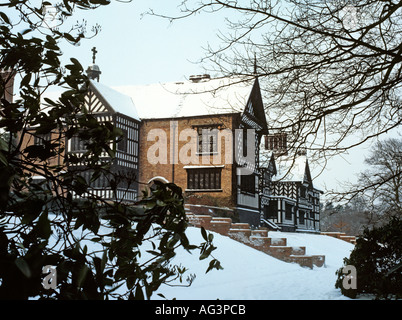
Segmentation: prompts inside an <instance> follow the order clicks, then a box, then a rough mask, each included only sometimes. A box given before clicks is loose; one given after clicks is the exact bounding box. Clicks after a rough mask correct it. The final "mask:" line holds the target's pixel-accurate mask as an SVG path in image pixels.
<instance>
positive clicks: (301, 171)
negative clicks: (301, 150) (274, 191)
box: [273, 155, 308, 182]
mask: <svg viewBox="0 0 402 320" xmlns="http://www.w3.org/2000/svg"><path fill="white" fill-rule="evenodd" d="M275 164H276V169H277V174H276V175H275V177H273V180H274V181H292V182H303V181H304V177H305V174H306V173H307V170H308V169H307V165H308V164H307V157H306V156H305V155H297V156H281V157H278V158H277V159H276V160H275Z"/></svg>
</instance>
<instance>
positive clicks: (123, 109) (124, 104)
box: [90, 80, 140, 120]
mask: <svg viewBox="0 0 402 320" xmlns="http://www.w3.org/2000/svg"><path fill="white" fill-rule="evenodd" d="M90 83H91V85H92V86H93V87H94V88H95V89H96V91H98V93H99V94H100V95H101V96H102V97H103V99H104V100H105V101H106V102H107V103H108V104H109V106H110V107H111V108H113V111H115V112H119V113H122V114H124V115H126V116H129V117H131V118H133V119H137V120H140V118H139V116H138V112H137V108H136V106H135V104H134V102H133V100H132V99H131V97H129V96H127V95H125V94H122V93H121V92H119V91H116V90H114V89H112V88H110V87H108V86H105V85H103V84H101V83H99V82H96V81H93V80H90Z"/></svg>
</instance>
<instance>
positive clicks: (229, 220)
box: [212, 217, 232, 223]
mask: <svg viewBox="0 0 402 320" xmlns="http://www.w3.org/2000/svg"><path fill="white" fill-rule="evenodd" d="M212 221H225V222H229V223H232V219H231V218H221V217H213V218H212Z"/></svg>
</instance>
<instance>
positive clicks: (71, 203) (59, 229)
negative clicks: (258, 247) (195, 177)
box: [0, 0, 221, 299]
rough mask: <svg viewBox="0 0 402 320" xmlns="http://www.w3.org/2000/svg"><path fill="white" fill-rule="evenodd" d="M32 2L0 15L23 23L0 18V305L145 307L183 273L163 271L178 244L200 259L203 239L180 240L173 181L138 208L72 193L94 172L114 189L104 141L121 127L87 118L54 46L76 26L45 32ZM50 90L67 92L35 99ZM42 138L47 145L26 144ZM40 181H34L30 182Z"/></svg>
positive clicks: (180, 213)
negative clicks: (81, 147) (72, 302)
mask: <svg viewBox="0 0 402 320" xmlns="http://www.w3.org/2000/svg"><path fill="white" fill-rule="evenodd" d="M40 3H41V2H38V5H39V7H33V6H34V5H32V4H31V3H30V2H28V1H24V0H22V1H10V2H9V4H8V8H7V9H8V10H14V14H15V12H18V14H19V15H20V18H21V21H20V23H19V24H18V25H16V26H15V25H13V24H12V22H10V19H9V17H8V15H7V14H6V13H5V12H0V20H1V21H0V22H1V24H0V71H7V72H8V71H11V72H9V73H2V77H1V79H0V80H1V82H0V97H1V102H0V133H1V136H0V299H29V298H35V299H112V298H115V299H148V298H150V297H151V296H152V294H153V293H154V292H155V291H156V290H158V288H159V287H160V286H161V285H162V284H166V283H169V284H172V283H174V284H177V283H178V284H180V283H182V282H183V276H184V274H185V273H186V272H187V269H186V268H184V267H182V266H176V265H174V264H173V263H172V258H173V257H174V256H175V250H177V248H178V247H183V248H185V249H186V250H188V251H190V252H191V251H194V250H199V251H200V255H201V257H202V259H205V258H208V257H209V256H210V254H211V252H212V251H213V250H214V249H215V247H214V246H213V245H212V236H210V235H207V236H206V238H205V243H202V244H200V245H192V244H190V243H189V240H188V239H187V237H186V234H185V231H186V228H187V221H186V215H185V212H184V207H183V195H182V191H181V189H180V188H178V187H177V186H176V185H174V184H157V188H156V189H155V190H153V191H152V192H151V193H150V194H144V197H143V199H142V200H141V201H140V202H138V203H136V204H125V203H122V202H121V201H119V200H118V199H115V201H109V202H106V201H104V200H103V199H102V198H100V197H97V196H94V195H93V196H91V195H88V196H86V197H77V195H78V196H79V195H84V194H86V193H87V191H88V190H89V187H90V183H91V182H92V181H94V180H96V179H97V178H99V177H100V176H107V177H109V178H110V181H111V183H110V185H111V187H112V189H114V190H115V188H116V186H117V185H118V184H119V179H121V175H119V174H115V173H114V172H112V171H111V170H110V168H111V161H112V159H113V157H114V152H113V148H111V147H110V145H111V144H113V143H114V142H115V141H117V140H118V139H119V137H120V136H121V131H120V130H118V129H116V128H115V127H114V126H113V125H112V124H111V123H99V122H98V121H96V119H95V118H94V117H93V116H92V115H91V114H89V113H88V112H87V111H86V110H85V108H84V96H85V94H86V88H87V86H88V78H87V77H86V76H85V75H84V74H83V68H82V66H81V65H80V63H79V62H78V60H76V59H71V63H70V64H68V65H66V66H65V67H64V68H63V67H62V66H61V62H60V60H59V57H60V55H61V50H60V48H59V43H60V42H62V41H67V42H68V43H73V44H74V43H78V42H79V41H80V40H81V39H83V38H84V37H85V34H84V33H83V31H82V28H79V27H77V28H73V29H71V30H68V32H64V31H63V30H62V27H63V25H62V24H60V25H59V26H58V28H56V29H49V28H45V27H43V21H44V15H45V10H43V8H42V7H41V4H40ZM108 3H109V1H93V0H90V1H88V0H81V1H77V0H74V1H69V0H65V1H62V2H60V3H59V4H58V5H57V7H56V8H57V15H58V17H59V18H60V21H64V20H65V19H66V18H68V17H69V16H72V15H73V13H74V10H78V9H94V8H95V7H97V6H100V5H107V4H108ZM42 4H43V5H45V4H46V2H42ZM1 8H5V6H4V5H2V7H1ZM9 12H11V11H7V13H9ZM23 24H25V25H26V26H27V28H26V29H25V31H23V32H21V31H18V30H21V27H22V25H23ZM17 27H18V28H17ZM15 28H17V29H18V30H15ZM36 31H40V32H36ZM6 74H7V76H3V75H6ZM11 75H15V76H16V77H18V79H20V80H21V81H20V82H19V87H18V88H15V90H14V91H16V90H18V96H19V98H18V99H16V100H15V101H10V100H7V99H5V98H4V96H5V93H6V92H7V90H8V89H9V86H10V83H11V82H12V76H11ZM54 86H56V87H63V88H64V89H65V91H64V93H63V94H62V95H61V96H60V97H59V99H58V100H51V99H49V98H46V99H43V100H44V101H45V102H46V104H47V108H46V110H44V109H43V108H42V107H43V104H42V103H41V100H42V98H44V94H45V92H46V90H48V89H49V88H52V87H54ZM49 133H52V135H51V139H50V140H43V141H42V143H41V144H36V145H32V144H31V145H27V144H26V141H27V140H29V139H31V140H32V139H35V138H41V137H43V136H44V135H48V134H49ZM73 136H79V137H80V138H81V139H82V140H83V141H85V145H86V152H84V153H83V154H80V155H75V154H69V153H67V154H66V153H65V152H64V151H65V150H64V145H65V141H67V139H70V138H72V137H73ZM105 153H106V154H107V155H108V156H107V157H104V156H103V155H104V154H105ZM55 159H56V160H55ZM67 163H68V164H77V163H85V167H84V170H89V172H91V179H90V180H91V181H86V180H85V179H84V178H83V177H82V176H81V175H79V170H78V171H77V170H66V164H67ZM81 170H82V169H81ZM38 176H41V177H43V179H42V180H41V181H39V182H38V181H37V180H35V181H34V178H35V177H38ZM132 178H133V179H134V178H135V177H132ZM125 183H127V182H125ZM46 266H54V267H55V269H56V271H57V277H56V281H55V282H53V284H56V286H55V288H52V287H50V288H49V287H47V288H46V286H43V285H42V284H44V283H45V282H44V281H45V277H46V278H47V274H46V273H44V269H43V268H44V267H46ZM213 268H216V269H219V268H221V267H220V265H219V262H218V261H217V260H216V259H212V261H211V263H210V266H209V268H208V271H209V270H211V269H213ZM45 270H46V268H45ZM193 278H194V277H193V276H190V277H189V278H188V279H189V281H188V283H189V284H190V283H191V281H192V279H193Z"/></svg>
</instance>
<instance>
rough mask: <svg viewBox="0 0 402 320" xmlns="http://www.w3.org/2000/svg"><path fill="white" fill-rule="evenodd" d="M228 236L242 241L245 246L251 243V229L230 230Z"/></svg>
mask: <svg viewBox="0 0 402 320" xmlns="http://www.w3.org/2000/svg"><path fill="white" fill-rule="evenodd" d="M228 236H229V237H230V238H232V239H234V240H237V241H240V242H242V243H245V244H249V243H250V236H251V229H233V225H232V228H230V230H229V232H228Z"/></svg>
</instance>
